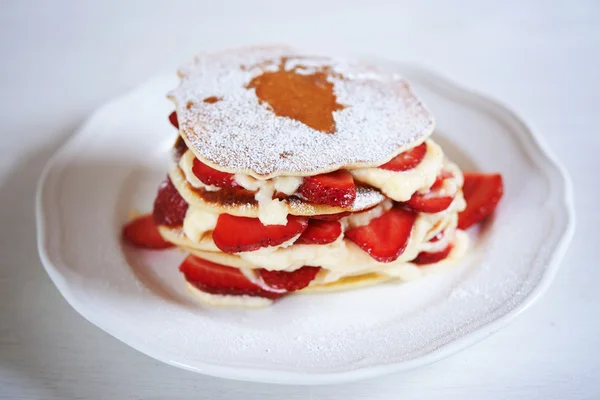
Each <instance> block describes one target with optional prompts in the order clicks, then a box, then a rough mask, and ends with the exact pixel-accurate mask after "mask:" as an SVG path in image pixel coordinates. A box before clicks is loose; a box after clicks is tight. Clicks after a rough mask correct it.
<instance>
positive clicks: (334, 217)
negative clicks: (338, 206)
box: [310, 211, 351, 221]
mask: <svg viewBox="0 0 600 400" xmlns="http://www.w3.org/2000/svg"><path fill="white" fill-rule="evenodd" d="M350 214H351V212H350V211H344V212H341V213H337V214H317V215H313V216H311V217H310V218H311V219H318V220H321V221H339V220H340V219H342V218H344V217H347V216H348V215H350Z"/></svg>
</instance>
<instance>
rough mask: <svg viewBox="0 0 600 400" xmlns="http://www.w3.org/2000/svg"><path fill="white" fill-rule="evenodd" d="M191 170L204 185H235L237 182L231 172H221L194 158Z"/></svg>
mask: <svg viewBox="0 0 600 400" xmlns="http://www.w3.org/2000/svg"><path fill="white" fill-rule="evenodd" d="M192 172H193V173H194V175H196V177H197V178H198V179H200V180H201V181H202V183H204V184H206V185H213V186H217V187H236V186H238V184H237V182H236V181H235V180H234V179H233V174H230V173H227V172H221V171H218V170H216V169H214V168H211V167H209V166H208V165H206V164H204V163H203V162H202V161H200V160H198V159H197V158H194V164H193V165H192Z"/></svg>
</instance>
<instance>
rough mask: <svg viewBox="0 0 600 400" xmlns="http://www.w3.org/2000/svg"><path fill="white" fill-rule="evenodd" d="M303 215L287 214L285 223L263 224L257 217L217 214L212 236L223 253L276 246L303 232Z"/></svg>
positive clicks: (306, 223)
mask: <svg viewBox="0 0 600 400" xmlns="http://www.w3.org/2000/svg"><path fill="white" fill-rule="evenodd" d="M307 225H308V220H307V218H305V217H296V216H293V215H289V216H288V218H287V225H263V224H262V223H261V222H260V220H259V219H258V218H247V217H234V216H233V215H229V214H221V215H219V219H218V220H217V226H216V227H215V229H214V231H213V234H212V237H213V240H214V242H215V244H216V245H217V247H218V248H219V249H221V250H222V251H224V252H225V253H239V252H241V251H255V250H258V249H260V248H261V247H268V246H277V245H280V244H281V243H283V242H286V241H288V240H290V239H291V238H293V237H294V236H296V235H298V234H300V233H302V232H304V230H305V229H306V227H307Z"/></svg>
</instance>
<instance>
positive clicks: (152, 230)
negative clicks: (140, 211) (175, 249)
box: [123, 214, 173, 249]
mask: <svg viewBox="0 0 600 400" xmlns="http://www.w3.org/2000/svg"><path fill="white" fill-rule="evenodd" d="M123 237H124V238H125V239H126V240H127V241H128V242H129V243H131V244H133V245H134V246H137V247H144V248H148V249H166V248H168V247H172V246H173V245H172V244H171V243H169V242H167V241H165V240H164V239H163V238H162V236H160V233H159V232H158V229H157V228H156V225H155V224H154V221H153V220H152V215H150V214H146V215H143V216H141V217H137V218H135V219H134V220H133V221H130V222H129V223H127V225H125V226H124V227H123Z"/></svg>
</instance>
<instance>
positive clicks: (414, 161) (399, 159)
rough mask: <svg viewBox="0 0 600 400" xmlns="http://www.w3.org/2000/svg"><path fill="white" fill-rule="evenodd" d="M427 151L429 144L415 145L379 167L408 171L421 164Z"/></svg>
mask: <svg viewBox="0 0 600 400" xmlns="http://www.w3.org/2000/svg"><path fill="white" fill-rule="evenodd" d="M426 153H427V144H425V143H421V144H420V145H418V146H417V147H413V148H412V149H410V150H408V151H405V152H404V153H400V154H398V155H397V156H396V157H394V158H392V159H391V160H390V161H388V162H386V163H385V164H383V165H380V166H379V168H381V169H387V170H389V171H408V170H410V169H413V168H416V167H417V165H419V164H421V161H423V159H424V158H425V154H426Z"/></svg>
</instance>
